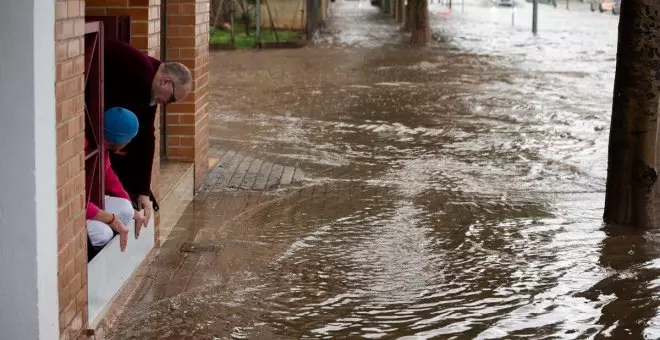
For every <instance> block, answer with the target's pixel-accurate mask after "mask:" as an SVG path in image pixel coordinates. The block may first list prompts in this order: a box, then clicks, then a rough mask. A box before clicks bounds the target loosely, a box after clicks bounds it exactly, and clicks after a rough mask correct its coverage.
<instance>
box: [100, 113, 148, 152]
mask: <svg viewBox="0 0 660 340" xmlns="http://www.w3.org/2000/svg"><path fill="white" fill-rule="evenodd" d="M139 126H140V124H139V123H138V119H137V117H136V116H135V113H133V112H131V111H129V110H126V109H124V108H121V107H113V108H111V109H108V110H106V111H105V113H104V114H103V133H104V139H105V140H107V141H109V142H113V143H117V144H127V143H128V142H130V141H131V139H133V137H135V135H137V133H138V128H139Z"/></svg>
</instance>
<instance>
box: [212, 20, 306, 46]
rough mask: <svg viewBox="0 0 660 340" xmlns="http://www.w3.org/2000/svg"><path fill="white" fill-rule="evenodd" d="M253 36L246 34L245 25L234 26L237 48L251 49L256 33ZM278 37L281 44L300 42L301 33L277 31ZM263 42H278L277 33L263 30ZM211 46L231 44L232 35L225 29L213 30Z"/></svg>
mask: <svg viewBox="0 0 660 340" xmlns="http://www.w3.org/2000/svg"><path fill="white" fill-rule="evenodd" d="M251 31H252V32H251V35H250V36H248V35H247V34H246V33H245V27H244V26H243V25H236V26H234V35H235V38H234V45H235V46H236V48H251V47H253V46H254V44H255V37H254V31H253V30H251ZM277 37H278V38H279V41H280V42H295V41H300V37H301V35H300V32H297V31H288V30H282V31H279V30H278V31H277ZM261 41H262V42H264V43H270V42H276V41H277V40H276V39H275V32H274V31H273V30H271V29H262V30H261ZM209 42H210V43H211V44H231V33H230V32H229V31H225V30H223V29H218V28H212V29H211V32H210V36H209Z"/></svg>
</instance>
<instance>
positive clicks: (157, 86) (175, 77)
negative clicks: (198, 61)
mask: <svg viewBox="0 0 660 340" xmlns="http://www.w3.org/2000/svg"><path fill="white" fill-rule="evenodd" d="M191 89H192V73H190V70H189V69H188V68H187V67H186V66H185V65H183V64H181V63H176V62H164V63H162V64H160V67H158V71H157V72H156V76H154V80H153V82H152V83H151V105H152V106H153V105H156V104H161V105H164V104H171V103H174V102H178V101H180V100H182V99H183V98H185V97H186V96H187V95H188V93H189V92H190V90H191Z"/></svg>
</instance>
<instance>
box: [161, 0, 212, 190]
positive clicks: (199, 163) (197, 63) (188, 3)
mask: <svg viewBox="0 0 660 340" xmlns="http://www.w3.org/2000/svg"><path fill="white" fill-rule="evenodd" d="M167 13H168V14H167V23H168V24H167V47H168V49H167V54H168V56H167V57H168V60H170V61H179V62H181V63H183V64H185V65H186V66H188V67H189V68H190V70H191V71H192V73H193V90H192V92H191V93H190V94H189V95H188V97H186V100H185V101H183V102H181V103H176V104H172V105H170V106H169V107H168V109H167V155H168V157H169V158H170V159H173V160H182V161H191V162H195V187H199V186H200V185H201V183H202V182H203V180H204V175H205V174H206V170H207V168H208V157H207V156H208V148H209V142H208V136H209V130H208V125H209V113H208V102H209V87H208V84H209V70H208V60H209V37H208V34H209V16H210V3H209V1H208V0H169V1H168V7H167Z"/></svg>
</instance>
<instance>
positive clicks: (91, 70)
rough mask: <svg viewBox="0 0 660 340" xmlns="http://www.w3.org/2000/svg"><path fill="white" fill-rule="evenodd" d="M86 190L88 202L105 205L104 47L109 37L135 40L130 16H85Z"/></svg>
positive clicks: (100, 206) (125, 40) (124, 40)
mask: <svg viewBox="0 0 660 340" xmlns="http://www.w3.org/2000/svg"><path fill="white" fill-rule="evenodd" d="M85 19H86V21H87V22H86V23H85V138H86V139H87V146H86V148H85V171H86V175H85V192H86V196H87V197H86V202H87V203H90V202H91V203H94V204H96V205H97V206H98V207H99V208H101V209H103V206H104V199H103V197H104V194H105V186H104V182H105V181H104V179H103V176H104V169H105V164H104V157H103V154H104V152H105V149H104V144H103V111H105V102H104V98H103V92H104V88H103V69H104V67H103V66H104V64H103V49H104V41H105V39H116V40H120V41H123V42H126V43H130V41H131V19H130V17H129V16H88V17H86V18H85Z"/></svg>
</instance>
